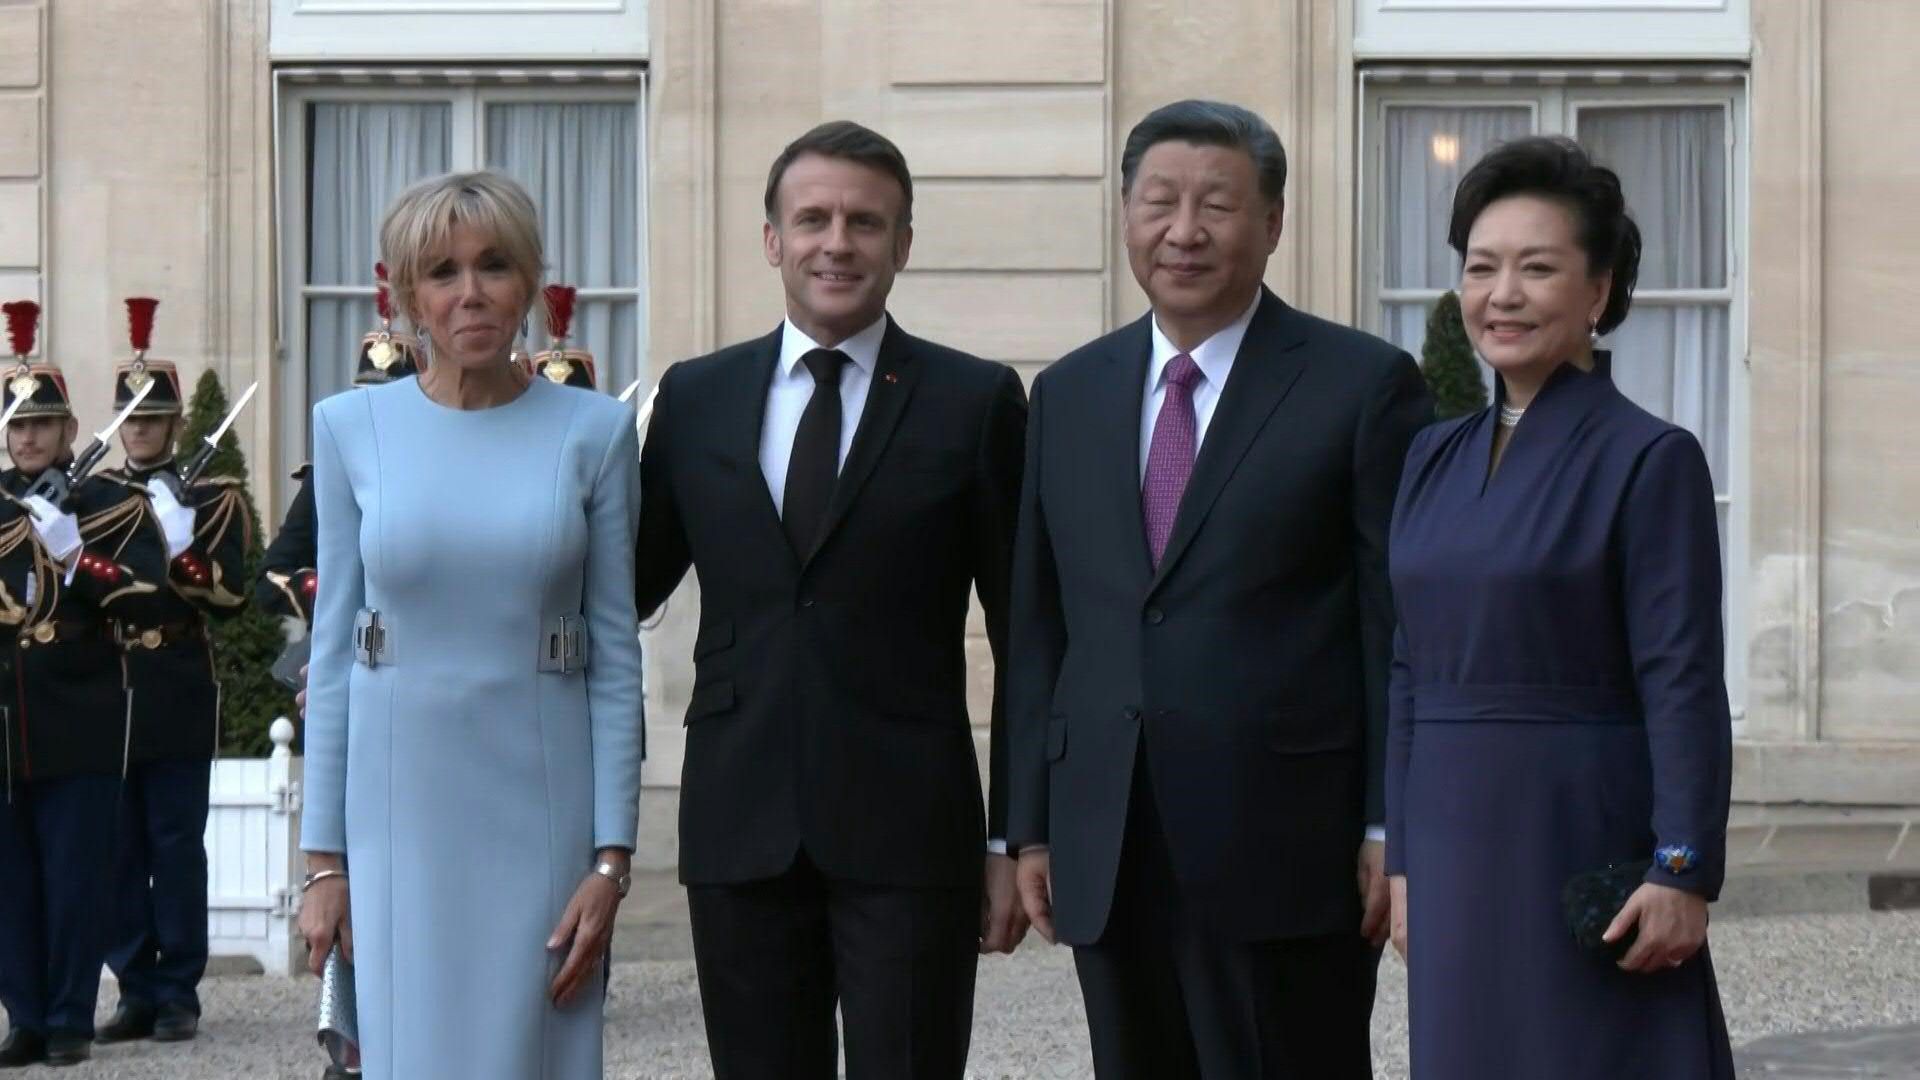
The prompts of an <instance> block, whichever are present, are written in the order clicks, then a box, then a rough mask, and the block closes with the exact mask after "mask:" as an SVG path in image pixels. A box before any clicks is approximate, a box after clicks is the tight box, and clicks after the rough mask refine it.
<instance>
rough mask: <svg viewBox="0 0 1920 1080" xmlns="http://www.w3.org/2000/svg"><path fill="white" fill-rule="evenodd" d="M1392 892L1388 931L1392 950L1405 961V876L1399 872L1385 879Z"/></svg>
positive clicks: (1401, 960) (1402, 961)
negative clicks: (1391, 939) (1391, 937)
mask: <svg viewBox="0 0 1920 1080" xmlns="http://www.w3.org/2000/svg"><path fill="white" fill-rule="evenodd" d="M1387 886H1388V888H1389V890H1390V891H1391V893H1392V899H1391V903H1392V912H1391V914H1389V915H1388V916H1387V924H1388V927H1389V932H1390V933H1391V934H1392V936H1393V950H1394V951H1395V952H1397V953H1399V954H1400V962H1401V963H1403V964H1404V963H1406V962H1407V876H1406V875H1405V874H1399V875H1396V876H1394V877H1391V878H1388V879H1387Z"/></svg>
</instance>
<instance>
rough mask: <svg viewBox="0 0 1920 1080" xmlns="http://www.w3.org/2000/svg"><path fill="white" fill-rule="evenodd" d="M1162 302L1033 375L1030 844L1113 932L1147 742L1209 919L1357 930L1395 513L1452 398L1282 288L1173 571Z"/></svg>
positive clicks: (1018, 682) (1077, 920)
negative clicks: (1159, 331) (1164, 505)
mask: <svg viewBox="0 0 1920 1080" xmlns="http://www.w3.org/2000/svg"><path fill="white" fill-rule="evenodd" d="M1151 334H1152V331H1151V323H1150V317H1143V318H1142V319H1141V320H1140V321H1138V322H1135V323H1133V324H1132V325H1130V326H1127V327H1125V328H1123V329H1121V330H1118V331H1116V332H1114V333H1112V334H1109V335H1107V336H1106V337H1103V338H1101V339H1099V340H1098V341H1095V342H1093V343H1091V344H1089V345H1087V346H1084V347H1083V348H1081V349H1079V350H1077V351H1076V352H1074V353H1072V354H1070V355H1069V356H1067V357H1065V358H1064V359H1062V360H1061V361H1060V362H1059V363H1057V364H1055V365H1053V366H1052V367H1051V368H1049V369H1048V370H1047V371H1046V372H1044V373H1043V374H1042V375H1041V376H1040V378H1039V379H1038V380H1037V381H1036V382H1035V384H1034V389H1033V406H1032V418H1031V422H1030V425H1029V429H1028V442H1027V470H1026V490H1025V495H1024V497H1023V498H1022V501H1021V515H1020V537H1019V541H1018V544H1017V548H1016V555H1015V567H1014V617H1013V618H1014V621H1013V641H1012V646H1013V653H1012V669H1011V672H1010V674H1009V679H1010V682H1009V687H1008V696H1009V721H1008V722H1009V725H1010V734H1011V736H1012V739H1013V746H1012V755H1013V757H1012V773H1011V782H1012V792H1011V796H1012V805H1011V812H1010V817H1009V826H1008V828H1009V840H1010V841H1012V842H1013V844H1014V845H1015V846H1020V845H1025V844H1042V843H1044V844H1048V845H1050V846H1051V848H1052V852H1053V855H1052V861H1053V903H1054V917H1055V920H1056V926H1057V928H1058V931H1059V934H1060V937H1061V938H1062V939H1063V940H1065V941H1067V942H1069V943H1072V944H1087V943H1091V942H1093V941H1096V940H1098V939H1099V937H1100V935H1101V933H1102V931H1103V930H1104V928H1105V925H1106V921H1107V914H1108V911H1109V909H1110V906H1111V901H1112V895H1113V889H1114V881H1115V873H1116V870H1117V869H1118V866H1119V861H1120V852H1121V845H1122V839H1123V837H1124V836H1125V832H1126V820H1127V801H1128V792H1129V789H1130V784H1131V780H1132V776H1133V772H1134V768H1135V762H1134V757H1135V749H1136V748H1137V747H1140V746H1142V745H1144V746H1145V748H1146V753H1147V756H1148V761H1149V769H1148V772H1149V776H1150V778H1151V780H1152V782H1153V786H1152V790H1153V791H1154V793H1155V795H1156V797H1157V799H1156V805H1157V806H1158V808H1159V811H1160V818H1161V821H1162V823H1163V825H1164V829H1165V832H1166V840H1167V845H1168V850H1169V854H1170V855H1171V857H1172V860H1173V864H1174V869H1175V874H1176V876H1177V878H1178V880H1179V882H1180V884H1181V886H1182V895H1183V899H1184V900H1185V901H1186V902H1188V903H1189V904H1190V906H1191V907H1192V908H1193V909H1194V915H1195V916H1196V917H1197V918H1199V919H1201V920H1203V923H1204V925H1208V926H1209V927H1210V928H1212V929H1213V930H1214V931H1216V932H1218V933H1220V934H1221V935H1223V936H1225V937H1228V938H1231V939H1234V940H1246V941H1251V940H1264V939H1272V938H1280V937H1289V936H1299V935H1307V934H1319V933H1334V932H1343V933H1356V932H1358V925H1359V900H1358V894H1357V891H1356V888H1355V879H1354V873H1355V858H1356V855H1357V852H1358V849H1359V844H1360V840H1361V838H1362V833H1363V830H1364V827H1365V824H1366V822H1367V821H1368V820H1372V821H1375V822H1379V821H1383V820H1384V818H1383V817H1382V816H1381V815H1382V814H1383V813H1384V809H1383V806H1382V790H1381V787H1382V762H1383V760H1384V759H1383V753H1384V747H1385V738H1386V688H1387V668H1388V664H1389V663H1390V661H1391V659H1392V636H1393V622H1394V616H1393V604H1392V600H1391V597H1390V595H1389V591H1388V585H1387V522H1388V518H1389V516H1390V513H1391V510H1392V506H1393V497H1394V492H1395V489H1396V487H1397V485H1398V482H1399V477H1400V466H1401V462H1402V460H1403V458H1404V457H1405V455H1406V449H1407V444H1408V442H1409V440H1410V439H1411V438H1412V436H1413V433H1414V431H1415V430H1416V429H1418V428H1419V427H1420V426H1421V425H1422V424H1424V423H1426V422H1427V421H1429V420H1430V419H1431V417H1432V405H1431V400H1430V398H1429V395H1428V393H1427V389H1426V385H1425V383H1424V381H1423V380H1422V378H1421V376H1420V372H1419V369H1418V368H1417V367H1416V366H1415V365H1414V363H1413V361H1412V359H1411V358H1410V357H1408V356H1407V354H1406V353H1404V352H1402V351H1400V350H1399V349H1396V348H1394V347H1393V346H1391V345H1389V344H1387V343H1385V342H1383V341H1380V340H1378V339H1376V338H1373V337H1370V336H1368V335H1366V334H1362V333H1359V332H1358V331H1354V330H1350V329H1347V328H1345V327H1342V326H1337V325H1334V324H1333V323H1329V322H1325V321H1323V320H1321V319H1316V318H1314V317H1312V316H1309V315H1306V314H1303V313H1301V312H1298V311H1295V310H1293V309H1292V308H1290V307H1288V306H1287V305H1286V304H1284V303H1282V302H1281V301H1280V299H1279V298H1278V297H1276V296H1274V295H1273V294H1272V293H1268V292H1264V290H1263V295H1262V299H1261V301H1260V305H1259V308H1258V309H1257V310H1256V312H1255V313H1254V317H1253V322H1252V324H1251V325H1250V326H1249V327H1248V329H1247V335H1246V338H1245V340H1244V342H1243V343H1242V345H1241V347H1240V352H1239V354H1238V355H1237V357H1236V358H1235V360H1234V365H1233V372H1232V374H1231V375H1230V376H1229V377H1228V379H1227V385H1226V386H1225V387H1224V388H1223V390H1222V392H1221V396H1220V399H1219V401H1218V403H1217V404H1216V406H1215V410H1214V414H1213V419H1212V422H1211V424H1210V426H1209V427H1208V429H1207V434H1206V437H1205V440H1204V441H1203V442H1202V443H1201V446H1200V452H1199V456H1198V457H1197V459H1196V460H1195V463H1194V471H1193V475H1192V478H1191V479H1190V480H1189V481H1188V485H1187V490H1186V493H1185V495H1184V497H1183V499H1182V501H1181V505H1180V510H1179V513H1178V515H1177V516H1176V518H1175V521H1174V528H1173V534H1172V536H1171V538H1170V539H1169V541H1168V544H1167V549H1166V554H1165V556H1164V557H1163V559H1162V561H1161V564H1160V568H1159V571H1158V572H1157V573H1156V572H1154V570H1153V569H1152V568H1151V562H1150V559H1149V556H1148V551H1147V544H1146V537H1145V530H1144V527H1143V525H1142V520H1141V509H1140V486H1141V484H1140V471H1139V469H1140V456H1139V441H1140V435H1139V432H1140V412H1141V395H1142V392H1143V388H1144V386H1145V382H1146V372H1147V363H1148V360H1149V358H1150V356H1151V352H1152V337H1151Z"/></svg>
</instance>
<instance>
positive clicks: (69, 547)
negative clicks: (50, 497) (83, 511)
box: [23, 495, 80, 563]
mask: <svg viewBox="0 0 1920 1080" xmlns="http://www.w3.org/2000/svg"><path fill="white" fill-rule="evenodd" d="M23 501H24V502H25V503H26V504H27V509H29V510H31V511H33V531H34V532H36V533H39V534H40V543H41V544H43V545H45V547H46V549H47V554H49V555H52V556H53V558H54V561H55V562H59V563H65V562H66V561H67V560H68V559H70V558H72V557H73V553H74V552H76V551H79V550H80V522H79V520H78V519H76V518H75V517H74V516H73V515H72V514H63V513H61V512H60V511H59V510H57V509H55V508H54V505H53V504H52V503H50V502H48V501H47V500H46V498H45V497H44V496H40V495H29V496H27V497H26V499H25V500H23Z"/></svg>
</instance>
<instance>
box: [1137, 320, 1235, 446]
mask: <svg viewBox="0 0 1920 1080" xmlns="http://www.w3.org/2000/svg"><path fill="white" fill-rule="evenodd" d="M1259 309H1260V297H1259V296H1258V295H1255V296H1254V298H1253V303H1251V304H1249V305H1247V310H1245V311H1243V312H1241V313H1240V317H1239V318H1237V319H1235V320H1233V322H1231V323H1229V324H1227V326H1226V327H1225V328H1224V329H1222V330H1221V331H1219V332H1218V333H1216V334H1214V335H1213V336H1212V337H1210V338H1208V339H1207V340H1205V341H1203V342H1201V343H1200V345H1199V347H1197V348H1195V349H1194V350H1193V351H1192V352H1189V353H1187V355H1188V356H1191V357H1192V358H1193V362H1194V364H1195V365H1196V366H1198V367H1199V368H1200V381H1199V382H1197V383H1194V384H1193V389H1192V391H1191V393H1192V395H1193V453H1194V456H1195V458H1198V457H1199V454H1200V444H1201V443H1203V442H1205V441H1206V438H1207V425H1208V424H1210V423H1212V422H1213V410H1214V406H1216V405H1218V404H1220V391H1221V390H1222V389H1223V388H1225V386H1226V385H1227V376H1228V375H1229V374H1231V373H1232V372H1233V358H1234V357H1235V356H1237V355H1239V353H1240V343H1241V342H1242V341H1245V340H1246V338H1247V327H1248V325H1250V324H1251V323H1252V322H1253V313H1254V312H1255V311H1258V310H1259ZM1178 355H1180V347H1179V346H1178V345H1175V344H1174V343H1173V342H1172V341H1171V340H1169V339H1168V338H1167V335H1166V332H1165V331H1163V330H1161V329H1160V317H1159V316H1158V315H1156V316H1154V317H1153V357H1152V359H1150V360H1149V361H1148V362H1147V392H1146V394H1145V395H1143V396H1142V397H1141V405H1140V482H1141V483H1143V484H1144V483H1146V480H1147V451H1148V450H1149V449H1151V448H1152V446H1153V425H1154V422H1155V421H1157V420H1159V419H1160V405H1161V403H1162V402H1164V401H1165V400H1166V397H1167V380H1166V373H1167V365H1168V364H1170V363H1172V362H1173V358H1174V357H1176V356H1178Z"/></svg>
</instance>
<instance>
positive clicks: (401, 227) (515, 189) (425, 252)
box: [380, 170, 546, 322]
mask: <svg viewBox="0 0 1920 1080" xmlns="http://www.w3.org/2000/svg"><path fill="white" fill-rule="evenodd" d="M461 225H465V226H468V227H470V228H473V229H477V230H479V231H480V232H483V233H486V234H488V235H489V236H492V237H493V243H494V246H496V247H497V248H498V249H499V250H500V253H501V254H502V255H505V256H506V258H507V262H508V263H510V264H511V265H512V266H513V270H514V273H515V274H516V275H518V276H519V278H520V280H521V283H522V284H524V285H525V286H526V289H527V309H528V310H531V309H532V307H533V301H534V298H535V297H537V296H539V295H540V276H541V273H542V271H543V270H544V268H545V266H546V254H545V252H544V251H543V250H542V248H541V244H540V214H539V212H538V211H537V210H535V209H534V207H533V198H532V197H531V196H529V195H528V194H527V189H526V188H523V187H521V186H520V184H519V182H518V181H516V180H514V179H513V178H512V177H509V176H506V175H503V174H501V173H497V172H493V171H492V170H483V171H481V172H463V173H448V174H446V175H445V176H436V177H433V178H431V179H428V180H422V181H420V182H419V183H417V184H415V185H413V186H412V187H410V188H408V189H407V190H405V191H403V192H401V193H400V195H399V197H398V198H396V199H394V200H393V205H392V206H389V207H388V208H387V214H386V217H385V218H383V219H382V220H381V222H380V254H381V257H382V259H383V260H384V261H385V262H386V264H387V288H388V290H389V291H390V292H391V293H392V294H393V307H394V310H395V311H396V312H398V313H399V314H400V315H402V316H403V317H405V318H406V319H407V320H408V321H409V322H412V321H414V317H413V291H414V286H415V284H416V283H417V282H418V281H419V280H420V276H421V275H422V274H424V273H426V272H427V271H428V270H429V269H430V263H431V262H432V261H434V260H438V259H439V258H440V257H441V256H443V255H444V254H445V252H446V250H447V246H448V244H449V243H450V242H451V237H452V235H453V230H454V229H455V227H457V226H461ZM525 316H526V311H525V310H523V311H522V312H521V317H522V318H524V317H525Z"/></svg>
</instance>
